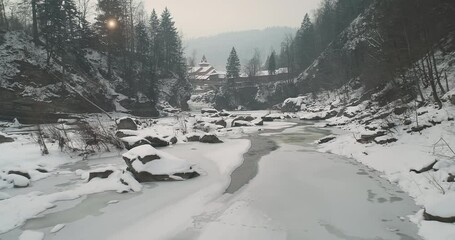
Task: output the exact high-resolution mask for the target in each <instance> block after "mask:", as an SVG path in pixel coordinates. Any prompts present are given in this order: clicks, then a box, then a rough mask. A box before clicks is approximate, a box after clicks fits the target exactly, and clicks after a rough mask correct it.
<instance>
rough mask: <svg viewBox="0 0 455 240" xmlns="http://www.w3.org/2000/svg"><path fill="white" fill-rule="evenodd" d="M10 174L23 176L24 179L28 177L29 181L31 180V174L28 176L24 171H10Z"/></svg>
mask: <svg viewBox="0 0 455 240" xmlns="http://www.w3.org/2000/svg"><path fill="white" fill-rule="evenodd" d="M8 174H16V175H21V176H22V177H26V178H28V179H30V178H31V177H30V174H28V172H24V171H17V170H10V171H8Z"/></svg>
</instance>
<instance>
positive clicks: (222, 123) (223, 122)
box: [215, 119, 227, 127]
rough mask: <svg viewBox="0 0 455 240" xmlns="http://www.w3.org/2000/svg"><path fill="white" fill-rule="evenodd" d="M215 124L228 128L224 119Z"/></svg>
mask: <svg viewBox="0 0 455 240" xmlns="http://www.w3.org/2000/svg"><path fill="white" fill-rule="evenodd" d="M215 124H216V125H218V126H222V127H226V126H227V123H226V121H225V120H224V119H220V120H217V121H216V122H215Z"/></svg>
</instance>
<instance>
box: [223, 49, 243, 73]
mask: <svg viewBox="0 0 455 240" xmlns="http://www.w3.org/2000/svg"><path fill="white" fill-rule="evenodd" d="M226 72H227V73H226V77H227V78H238V77H240V60H239V57H238V56H237V52H236V51H235V48H234V47H232V50H231V53H230V54H229V58H228V60H227V65H226Z"/></svg>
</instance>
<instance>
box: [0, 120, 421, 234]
mask: <svg viewBox="0 0 455 240" xmlns="http://www.w3.org/2000/svg"><path fill="white" fill-rule="evenodd" d="M327 134H328V131H326V130H323V129H318V128H314V127H312V126H308V125H298V126H294V127H291V128H287V129H286V130H284V131H282V132H281V130H280V131H270V132H265V133H254V134H252V135H251V136H250V137H249V138H248V139H249V140H250V141H251V145H249V144H250V141H248V140H247V139H233V140H228V141H226V143H224V144H218V145H203V144H199V143H191V144H183V145H177V146H175V147H172V148H169V149H167V150H166V151H167V152H169V153H172V154H175V155H176V156H179V157H185V158H187V159H189V160H192V161H194V162H195V163H196V164H198V166H199V167H200V168H201V170H203V174H202V176H201V177H199V178H197V179H194V180H190V181H186V182H176V183H151V184H145V185H144V189H143V191H142V192H140V193H129V194H117V193H114V192H105V193H100V194H93V195H89V196H87V197H83V198H81V199H76V200H72V201H65V202H60V203H58V204H57V206H56V207H55V208H53V209H50V210H48V211H46V212H43V213H42V214H40V215H39V216H38V217H37V218H35V219H30V220H28V221H27V222H26V223H25V224H24V225H23V226H22V227H20V228H17V229H14V230H12V231H10V232H7V233H5V234H3V235H0V239H5V240H6V239H17V237H18V235H19V234H20V233H21V232H22V230H27V229H28V230H35V231H41V232H44V233H46V236H45V239H175V240H177V239H178V240H180V239H210V240H212V239H236V240H237V239H261V240H262V239H299V240H300V239H310V240H312V239H324V240H330V239H348V240H351V239H352V240H360V239H362V240H370V239H371V240H380V239H384V240H385V239H387V240H394V239H404V240H408V239H420V238H419V237H418V236H417V235H416V233H417V226H416V225H414V224H413V223H411V222H409V220H408V217H407V216H408V215H412V214H414V213H415V212H416V211H417V210H418V209H419V208H418V207H417V206H415V204H414V202H413V201H412V199H411V198H410V197H409V196H407V195H406V194H405V193H403V192H402V191H400V190H399V189H398V188H397V187H396V186H394V185H392V184H390V183H389V182H387V181H386V180H384V179H382V178H380V176H379V173H377V172H375V171H373V170H370V169H368V168H366V167H365V166H363V165H361V164H359V163H357V162H356V161H355V160H352V159H347V158H344V157H340V156H337V155H332V154H328V153H319V152H317V151H316V149H315V146H314V145H313V144H312V143H313V142H314V141H315V140H317V139H319V138H321V137H322V136H325V135H327ZM225 148H232V149H237V150H238V149H242V148H244V151H245V150H247V149H249V150H248V152H246V153H244V154H243V157H244V162H243V164H242V165H241V166H240V167H239V168H237V169H236V170H235V171H233V172H232V174H231V173H230V172H229V174H230V175H231V176H232V178H233V179H232V181H230V178H229V174H228V175H226V174H225V172H224V171H223V168H220V167H219V165H220V163H219V162H218V163H216V162H214V160H216V159H217V156H220V153H223V155H224V158H223V161H229V159H234V158H235V157H236V155H235V151H233V153H229V152H226V149H225ZM229 154H234V155H229ZM219 159H221V158H219ZM219 159H218V160H219ZM84 164H85V165H84V166H81V165H78V166H75V168H85V169H87V168H90V167H91V166H92V165H93V166H95V165H96V166H100V165H103V164H118V165H121V164H123V163H122V160H121V159H120V158H119V157H117V158H115V160H112V159H109V158H107V159H99V160H93V161H91V162H89V163H84ZM221 164H226V163H221ZM75 168H74V169H75ZM70 170H72V169H70ZM72 181H76V180H75V179H73V178H69V177H67V179H53V178H49V179H45V180H43V182H41V183H39V184H37V185H38V187H39V188H40V190H42V191H52V190H56V189H59V188H56V187H54V186H53V184H54V183H56V182H58V183H59V186H60V187H62V186H63V187H65V186H66V185H71V182H72ZM62 182H63V183H62ZM65 184H66V185H65ZM112 200H117V201H118V203H115V204H107V203H108V202H109V201H112ZM117 201H116V202H117ZM61 223H63V224H66V226H65V227H64V228H63V229H62V230H60V231H59V232H57V233H49V230H50V229H51V228H52V227H53V226H55V225H56V224H61Z"/></svg>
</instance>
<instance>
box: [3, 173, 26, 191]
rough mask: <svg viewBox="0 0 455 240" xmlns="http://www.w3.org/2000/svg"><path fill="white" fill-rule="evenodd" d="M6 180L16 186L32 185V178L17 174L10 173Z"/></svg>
mask: <svg viewBox="0 0 455 240" xmlns="http://www.w3.org/2000/svg"><path fill="white" fill-rule="evenodd" d="M6 181H8V182H10V183H12V184H13V186H14V187H15V188H24V187H28V186H29V185H30V179H28V178H26V177H24V176H22V175H17V174H8V175H7V176H6Z"/></svg>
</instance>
